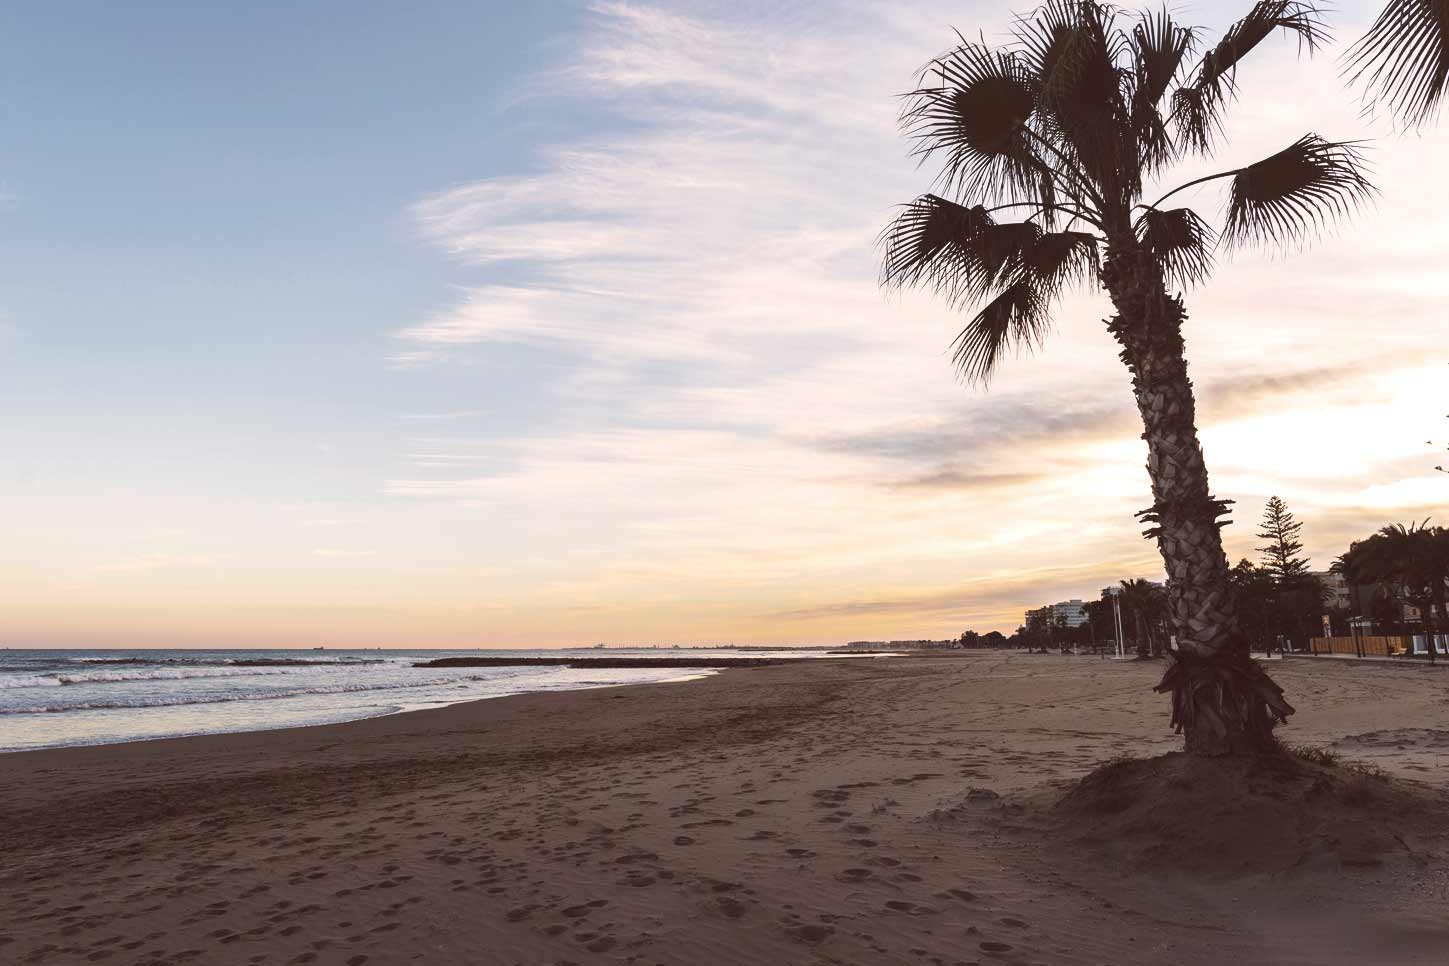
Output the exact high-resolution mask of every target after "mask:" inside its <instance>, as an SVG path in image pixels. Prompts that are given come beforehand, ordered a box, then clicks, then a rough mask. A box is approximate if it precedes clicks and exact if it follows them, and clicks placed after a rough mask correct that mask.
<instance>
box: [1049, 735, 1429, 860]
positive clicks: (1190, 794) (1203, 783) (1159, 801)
mask: <svg viewBox="0 0 1449 966" xmlns="http://www.w3.org/2000/svg"><path fill="white" fill-rule="evenodd" d="M1309 758H1317V759H1318V760H1305V759H1304V758H1303V757H1300V756H1298V755H1294V754H1286V753H1285V754H1282V755H1265V756H1256V757H1227V758H1201V757H1197V756H1193V755H1186V754H1182V753H1174V754H1169V755H1164V756H1162V757H1159V758H1149V759H1140V760H1126V761H1117V762H1112V763H1110V764H1108V765H1104V766H1103V767H1101V768H1099V769H1097V770H1096V771H1094V772H1092V773H1091V774H1090V775H1088V776H1087V777H1086V778H1084V779H1082V781H1081V782H1080V783H1078V784H1077V785H1076V786H1075V787H1074V788H1073V789H1072V790H1071V791H1070V792H1069V793H1068V794H1067V795H1066V797H1065V798H1063V799H1061V801H1059V802H1058V803H1057V804H1056V806H1055V808H1054V809H1053V816H1054V818H1055V819H1056V822H1055V823H1054V824H1055V826H1056V827H1055V833H1056V835H1055V836H1054V837H1056V838H1057V839H1058V841H1059V843H1060V844H1062V845H1063V846H1065V847H1068V848H1070V849H1072V850H1074V851H1076V850H1085V851H1088V852H1091V853H1093V855H1094V858H1096V859H1097V860H1105V861H1110V862H1112V863H1113V864H1115V865H1118V866H1119V867H1123V868H1125V869H1130V870H1132V871H1136V872H1154V871H1155V872H1159V873H1166V874H1186V875H1189V876H1193V877H1198V878H1206V879H1232V878H1240V877H1245V876H1256V875H1274V874H1279V873H1285V872H1290V871H1293V870H1297V869H1303V868H1319V869H1323V868H1325V867H1332V866H1338V867H1340V868H1354V867H1375V866H1382V865H1385V864H1389V863H1401V862H1403V863H1418V864H1424V863H1429V862H1432V861H1434V860H1435V857H1436V855H1437V854H1439V853H1442V852H1443V851H1444V845H1445V837H1446V833H1449V801H1446V800H1445V797H1444V796H1443V795H1441V794H1438V793H1435V792H1432V791H1430V790H1428V789H1425V788H1422V787H1420V786H1417V785H1413V784H1409V783H1405V782H1399V781H1396V780H1393V779H1389V778H1386V777H1384V776H1382V775H1380V774H1378V773H1376V772H1372V771H1369V770H1365V769H1362V768H1358V767H1355V766H1352V765H1341V764H1337V763H1335V762H1333V761H1332V759H1331V758H1330V757H1328V756H1316V755H1312V754H1310V755H1309Z"/></svg>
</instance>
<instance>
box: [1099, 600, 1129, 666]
mask: <svg viewBox="0 0 1449 966" xmlns="http://www.w3.org/2000/svg"><path fill="white" fill-rule="evenodd" d="M1102 593H1104V594H1107V595H1108V596H1109V597H1111V598H1112V614H1113V616H1114V617H1115V618H1116V621H1117V657H1118V658H1119V659H1120V658H1123V657H1126V656H1127V654H1126V651H1125V650H1123V647H1124V644H1123V642H1122V588H1121V587H1117V586H1112V587H1108V588H1106V589H1104V590H1103V591H1102Z"/></svg>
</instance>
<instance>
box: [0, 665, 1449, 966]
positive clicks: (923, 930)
mask: <svg viewBox="0 0 1449 966" xmlns="http://www.w3.org/2000/svg"><path fill="white" fill-rule="evenodd" d="M1160 674H1161V666H1160V665H1158V664H1153V663H1148V662H1144V663H1140V664H1134V663H1119V662H1109V661H1099V660H1095V659H1090V658H1073V657H1066V656H1060V655H1025V654H1020V653H1010V654H1008V653H994V652H986V653H966V654H955V655H945V656H923V657H910V658H899V659H885V660H871V661H862V660H853V661H847V660H841V661H832V660H821V661H809V662H800V663H797V664H786V665H779V666H772V667H760V668H750V669H739V670H729V671H725V672H722V673H720V674H718V675H716V676H714V677H711V678H707V679H702V680H696V681H690V682H685V683H676V684H665V685H646V686H637V687H625V688H609V689H599V690H589V691H577V692H570V693H560V694H531V695H520V696H515V697H509V698H502V699H498V700H492V701H482V702H476V703H471V704H463V705H456V706H453V707H449V708H444V709H440V710H433V711H423V712H417V713H412V714H403V715H396V716H391V717H385V718H377V719H370V720H365V721H357V722H351V723H348V724H344V725H337V726H325V727H316V728H307V729H295V730H289V731H276V732H268V733H257V734H231V735H218V736H209V737H199V738H187V739H173V740H164V741H153V742H138V743H132V744H127V745H117V746H108V747H96V748H74V749H62V750H52V751H40V752H27V753H18V754H13V755H5V756H0V769H3V772H4V775H5V780H4V782H3V784H0V855H3V856H4V862H3V865H0V960H4V961H5V962H7V963H9V962H13V963H17V964H65V966H69V964H76V963H88V962H106V963H110V964H156V966H159V964H181V963H194V964H204V966H211V964H221V966H231V964H267V966H272V964H301V963H318V964H334V963H335V964H348V966H362V964H368V966H383V964H403V963H429V964H455V963H457V964H462V963H468V964H480V966H483V964H486V966H495V964H497V966H511V964H520V966H539V964H547V966H565V964H589V963H636V964H641V966H642V964H670V966H673V964H679V966H684V964H689V966H700V964H717V963H718V964H733V963H739V964H758V966H767V964H768V966H779V964H796V963H799V964H819V966H825V964H861V966H865V964H871V966H878V964H931V966H953V964H954V966H960V964H970V963H982V964H984V963H998V962H1001V963H1023V964H1026V963H1050V964H1084V966H1085V964H1091V966H1102V964H1116V966H1125V964H1160V963H1168V962H1171V963H1180V964H1202V966H1208V964H1213V966H1216V964H1222V963H1228V962H1234V961H1242V962H1255V963H1271V964H1287V963H1294V964H1319V966H1322V964H1336V963H1370V962H1371V963H1375V964H1397V963H1425V964H1428V963H1442V962H1445V961H1446V956H1449V927H1446V926H1445V920H1444V916H1443V914H1442V909H1443V908H1444V902H1445V901H1446V899H1449V881H1446V872H1445V871H1444V870H1445V865H1444V863H1443V861H1442V860H1437V859H1435V858H1433V857H1432V856H1430V855H1428V854H1427V853H1423V852H1413V851H1411V852H1407V853H1405V854H1403V855H1400V854H1397V853H1395V852H1393V851H1392V850H1393V849H1394V848H1397V847H1396V846H1392V843H1390V851H1389V852H1384V853H1382V854H1375V855H1373V856H1371V857H1370V858H1369V859H1367V860H1364V859H1363V856H1362V855H1361V854H1358V853H1355V854H1354V855H1350V854H1349V852H1348V851H1347V849H1346V848H1342V849H1340V851H1341V854H1340V853H1339V852H1335V851H1334V850H1335V849H1336V848H1340V847H1339V846H1336V845H1333V844H1332V843H1328V842H1326V841H1325V842H1319V843H1316V844H1315V845H1314V851H1312V853H1311V855H1310V856H1309V859H1308V860H1307V861H1304V862H1303V863H1301V864H1300V865H1298V866H1295V867H1290V868H1284V869H1276V870H1267V871H1264V870H1263V869H1257V870H1256V871H1254V873H1253V874H1252V875H1247V876H1243V875H1235V874H1232V870H1231V869H1223V868H1219V869H1217V870H1216V872H1215V873H1214V874H1213V875H1210V876H1206V877H1204V876H1195V877H1194V876H1186V875H1176V874H1174V873H1173V870H1172V869H1170V868H1162V869H1157V870H1155V871H1153V870H1145V869H1143V868H1139V867H1132V866H1131V864H1130V863H1128V862H1124V861H1119V860H1117V859H1113V858H1112V856H1113V855H1116V854H1118V853H1115V852H1114V851H1113V847H1114V845H1115V844H1117V843H1112V842H1102V843H1098V845H1100V847H1101V849H1102V851H1101V853H1100V854H1097V853H1094V852H1093V851H1092V849H1093V847H1094V846H1093V845H1092V844H1091V843H1087V844H1086V845H1082V844H1081V843H1078V844H1077V845H1074V846H1073V847H1072V848H1067V847H1065V846H1064V845H1063V844H1062V839H1061V837H1060V835H1059V834H1057V833H1056V832H1054V831H1053V827H1054V826H1053V823H1054V822H1056V821H1057V819H1055V818H1054V817H1053V812H1052V810H1051V808H1050V803H1051V801H1052V800H1054V799H1055V798H1056V797H1059V796H1060V794H1061V792H1062V790H1063V789H1065V788H1066V787H1067V785H1069V784H1070V783H1071V782H1073V781H1074V780H1076V779H1078V778H1079V777H1081V776H1082V775H1084V774H1086V773H1087V772H1088V771H1090V770H1091V769H1093V768H1094V767H1096V766H1098V765H1100V764H1102V763H1104V762H1107V761H1109V760H1111V759H1114V758H1118V757H1121V756H1146V755H1154V754H1160V753H1163V752H1168V751H1172V750H1174V749H1176V748H1177V747H1178V746H1179V742H1180V739H1178V738H1177V737H1175V736H1174V735H1172V734H1171V733H1170V732H1169V730H1168V728H1167V707H1166V702H1165V701H1164V700H1162V699H1161V698H1160V697H1159V696H1155V695H1152V694H1150V693H1149V689H1150V687H1151V686H1152V684H1154V683H1156V680H1157V678H1158V677H1159V676H1160ZM1274 675H1275V677H1276V678H1277V679H1278V680H1279V681H1281V683H1282V684H1283V685H1284V686H1285V687H1286V688H1287V689H1288V692H1289V695H1290V698H1291V699H1292V700H1293V702H1294V703H1295V704H1296V705H1297V707H1298V714H1297V715H1295V716H1294V718H1293V719H1292V724H1291V726H1290V727H1288V728H1286V729H1284V732H1283V737H1284V738H1285V740H1288V741H1292V742H1299V743H1306V744H1313V745H1318V746H1323V747H1330V748H1332V749H1333V750H1334V751H1336V752H1337V753H1338V754H1339V755H1340V756H1342V757H1343V758H1344V759H1353V760H1357V761H1362V762H1365V763H1368V764H1371V765H1373V766H1375V767H1377V768H1379V769H1382V770H1383V771H1384V772H1385V773H1387V774H1389V775H1391V776H1394V777H1396V778H1400V779H1405V780H1412V781H1415V782H1419V783H1421V784H1422V785H1423V786H1424V788H1425V789H1426V790H1428V791H1431V792H1437V793H1443V792H1444V791H1445V790H1446V786H1449V768H1446V767H1445V766H1446V765H1449V702H1446V690H1445V686H1446V679H1444V678H1443V677H1442V676H1441V675H1439V674H1409V673H1402V672H1400V671H1398V670H1395V669H1388V668H1385V669H1379V668H1374V667H1366V666H1362V665H1357V666H1355V665H1346V664H1343V663H1339V662H1336V661H1320V662H1317V663H1315V662H1312V661H1306V660H1305V661H1296V660H1295V661H1283V662H1275V664H1274ZM1225 808H1230V806H1225ZM1190 818H1191V819H1192V821H1194V822H1198V821H1204V820H1205V821H1207V822H1209V823H1211V822H1212V821H1215V820H1219V819H1217V818H1215V817H1214V816H1191V817H1190ZM1165 819H1166V820H1169V821H1171V820H1173V819H1174V817H1172V816H1167V817H1165ZM1384 819H1385V823H1386V827H1388V828H1390V829H1392V825H1393V822H1394V820H1395V817H1394V816H1391V815H1386V816H1384ZM1222 820H1226V819H1222ZM1185 827H1187V826H1185ZM1184 834H1191V833H1189V832H1184ZM1388 838H1391V836H1389V837H1388ZM1204 841H1206V839H1205V840H1204ZM1415 848H1416V849H1417V848H1418V846H1415ZM1305 854H1308V853H1305ZM1441 854H1442V853H1441ZM1340 858H1341V859H1342V861H1339V859H1340ZM1410 897H1411V898H1410Z"/></svg>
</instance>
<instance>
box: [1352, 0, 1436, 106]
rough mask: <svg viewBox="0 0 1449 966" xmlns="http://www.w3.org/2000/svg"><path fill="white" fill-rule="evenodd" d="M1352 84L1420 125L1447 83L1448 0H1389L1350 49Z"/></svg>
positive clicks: (1371, 99) (1376, 102)
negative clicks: (1360, 87) (1446, 1)
mask: <svg viewBox="0 0 1449 966" xmlns="http://www.w3.org/2000/svg"><path fill="white" fill-rule="evenodd" d="M1347 64H1348V68H1349V70H1350V71H1351V72H1352V80H1353V82H1354V83H1358V84H1362V85H1363V86H1365V87H1367V88H1368V90H1369V96H1370V104H1383V105H1385V106H1386V107H1388V108H1389V110H1390V111H1391V112H1392V113H1393V114H1395V115H1396V116H1397V117H1399V118H1400V119H1401V120H1403V121H1406V122H1408V123H1410V124H1422V123H1423V122H1425V121H1427V120H1429V119H1430V118H1432V117H1433V116H1434V114H1435V113H1436V112H1437V111H1438V109H1439V105H1440V104H1441V103H1442V101H1443V99H1444V91H1445V89H1446V87H1449V4H1446V3H1445V2H1444V0H1389V5H1388V6H1387V7H1385V8H1384V12H1383V13H1381V14H1379V18H1378V19H1377V20H1376V21H1374V24H1373V26H1372V27H1370V28H1369V31H1368V33H1366V34H1364V35H1363V37H1361V38H1359V41H1358V43H1356V44H1354V45H1353V47H1351V48H1350V49H1349V51H1348V56H1347Z"/></svg>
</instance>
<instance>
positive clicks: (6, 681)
mask: <svg viewBox="0 0 1449 966" xmlns="http://www.w3.org/2000/svg"><path fill="white" fill-rule="evenodd" d="M385 669H386V665H378V664H367V665H342V664H337V665H332V666H329V667H322V666H318V665H311V666H297V667H290V666H289V667H174V668H173V667H166V668H137V669H136V670H134V671H132V670H127V671H119V670H113V671H55V672H52V673H50V674H32V675H19V676H16V677H0V688H54V687H62V686H64V685H68V684H118V683H123V682H127V681H184V680H188V679H191V678H240V677H271V676H274V675H287V674H308V673H315V672H321V673H331V672H334V671H338V670H346V671H356V672H361V673H364V674H366V673H368V672H372V673H376V672H378V671H380V670H385Z"/></svg>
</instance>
